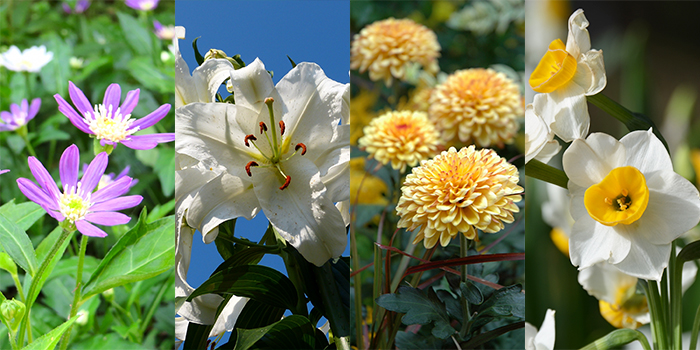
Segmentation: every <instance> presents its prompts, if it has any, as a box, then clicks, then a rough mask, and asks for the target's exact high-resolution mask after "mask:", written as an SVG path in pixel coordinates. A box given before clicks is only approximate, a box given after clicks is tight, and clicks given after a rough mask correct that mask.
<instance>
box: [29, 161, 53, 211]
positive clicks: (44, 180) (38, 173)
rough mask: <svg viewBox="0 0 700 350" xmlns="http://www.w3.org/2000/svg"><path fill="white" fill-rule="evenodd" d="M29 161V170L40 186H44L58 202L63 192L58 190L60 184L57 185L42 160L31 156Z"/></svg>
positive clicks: (47, 192) (45, 190)
mask: <svg viewBox="0 0 700 350" xmlns="http://www.w3.org/2000/svg"><path fill="white" fill-rule="evenodd" d="M27 163H28V164H29V170H31V172H32V175H34V178H35V179H36V181H37V183H38V184H39V186H41V187H42V189H43V190H44V192H46V194H47V195H49V196H52V198H54V201H55V202H56V203H58V198H60V197H61V192H60V191H59V190H58V186H56V182H55V181H54V180H53V178H52V177H51V174H49V172H48V171H46V168H44V164H41V162H40V161H38V160H37V159H36V158H34V157H29V158H28V159H27Z"/></svg>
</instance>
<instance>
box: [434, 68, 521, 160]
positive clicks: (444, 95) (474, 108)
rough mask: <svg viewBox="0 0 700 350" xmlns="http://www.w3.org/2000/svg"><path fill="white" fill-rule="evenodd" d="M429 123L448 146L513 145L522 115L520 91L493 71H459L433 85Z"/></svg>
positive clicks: (501, 75)
mask: <svg viewBox="0 0 700 350" xmlns="http://www.w3.org/2000/svg"><path fill="white" fill-rule="evenodd" d="M428 115H429V117H430V120H432V121H433V123H434V124H435V126H436V127H437V128H438V130H440V132H441V134H442V140H443V142H445V143H449V142H451V141H453V140H455V139H459V141H461V142H464V143H474V144H476V145H477V146H480V147H489V146H495V145H498V146H503V144H504V143H511V142H513V137H514V136H515V134H516V132H517V131H518V122H517V118H518V117H519V116H522V115H523V101H522V98H521V96H520V89H519V88H518V86H517V85H515V83H514V82H513V81H512V80H511V79H509V78H508V77H506V75H505V74H503V73H498V72H496V71H494V70H493V69H483V68H472V69H465V70H459V71H457V72H455V73H454V74H452V75H450V76H449V77H448V78H447V80H446V81H445V82H444V83H442V84H440V85H438V86H436V87H435V89H434V91H433V92H432V94H431V97H430V108H429V110H428Z"/></svg>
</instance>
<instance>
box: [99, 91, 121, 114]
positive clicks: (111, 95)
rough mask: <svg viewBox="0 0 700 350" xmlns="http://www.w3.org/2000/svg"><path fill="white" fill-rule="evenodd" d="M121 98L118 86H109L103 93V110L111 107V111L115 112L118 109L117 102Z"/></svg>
mask: <svg viewBox="0 0 700 350" xmlns="http://www.w3.org/2000/svg"><path fill="white" fill-rule="evenodd" d="M121 98H122V88H121V86H119V84H110V85H109V86H108V87H107V91H105V98H104V102H103V104H104V105H105V108H107V110H109V106H112V110H113V111H116V110H117V108H119V100H121Z"/></svg>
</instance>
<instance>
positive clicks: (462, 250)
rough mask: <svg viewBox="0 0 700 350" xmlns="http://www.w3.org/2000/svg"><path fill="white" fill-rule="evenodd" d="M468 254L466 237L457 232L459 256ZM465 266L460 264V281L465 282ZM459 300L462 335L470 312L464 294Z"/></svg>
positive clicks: (466, 326) (466, 327) (463, 256)
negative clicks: (462, 317) (461, 316)
mask: <svg viewBox="0 0 700 350" xmlns="http://www.w3.org/2000/svg"><path fill="white" fill-rule="evenodd" d="M468 255H469V246H468V242H467V237H465V236H464V235H463V234H459V256H460V257H461V258H466V257H467V256H468ZM467 268H468V266H467V265H462V266H460V272H461V282H462V283H466V282H467ZM460 302H461V304H462V315H464V319H463V320H462V321H463V322H462V329H461V330H460V332H459V334H462V335H464V334H467V329H468V327H469V320H470V315H471V312H470V311H469V301H467V298H466V297H465V296H464V295H462V298H460Z"/></svg>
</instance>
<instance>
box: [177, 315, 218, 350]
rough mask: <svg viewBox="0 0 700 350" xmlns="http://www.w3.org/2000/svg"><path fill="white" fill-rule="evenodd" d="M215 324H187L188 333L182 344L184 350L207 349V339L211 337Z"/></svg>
mask: <svg viewBox="0 0 700 350" xmlns="http://www.w3.org/2000/svg"><path fill="white" fill-rule="evenodd" d="M212 328H214V325H208V326H205V325H201V324H197V323H192V322H190V323H188V324H187V334H186V335H185V344H184V345H183V346H182V349H183V350H190V349H192V350H200V349H206V348H207V345H209V344H208V343H207V339H208V338H209V333H210V332H211V329H212Z"/></svg>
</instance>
